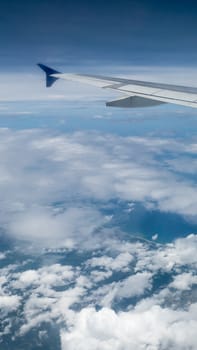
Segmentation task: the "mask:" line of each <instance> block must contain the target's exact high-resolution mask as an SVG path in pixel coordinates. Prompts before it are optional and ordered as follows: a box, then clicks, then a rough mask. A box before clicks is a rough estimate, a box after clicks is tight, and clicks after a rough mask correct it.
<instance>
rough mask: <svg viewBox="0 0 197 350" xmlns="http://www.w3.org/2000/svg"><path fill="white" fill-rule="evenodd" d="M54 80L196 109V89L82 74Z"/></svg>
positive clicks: (60, 75) (62, 76)
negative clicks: (74, 82)
mask: <svg viewBox="0 0 197 350" xmlns="http://www.w3.org/2000/svg"><path fill="white" fill-rule="evenodd" d="M52 76H53V77H54V78H61V79H65V80H71V81H76V82H79V83H86V84H90V85H93V86H97V87H100V88H107V89H114V90H118V91H120V92H122V93H124V94H126V95H128V96H133V95H135V96H139V97H142V98H143V99H151V100H155V101H161V102H163V103H173V104H178V105H183V106H189V107H194V108H197V89H196V88H190V87H184V86H177V85H169V84H157V83H151V82H142V81H137V80H136V81H135V80H127V79H122V78H114V77H99V76H91V75H83V74H62V73H60V74H52Z"/></svg>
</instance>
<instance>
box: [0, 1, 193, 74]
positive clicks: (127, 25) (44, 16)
mask: <svg viewBox="0 0 197 350" xmlns="http://www.w3.org/2000/svg"><path fill="white" fill-rule="evenodd" d="M0 10H1V21H0V41H1V55H0V63H1V64H0V69H1V71H6V70H7V71H11V70H12V71H21V70H28V71H29V70H31V67H32V66H33V65H34V64H35V63H36V62H38V61H43V62H47V63H50V64H53V65H56V66H57V67H59V66H62V67H65V66H67V67H73V66H75V67H77V68H79V67H82V68H81V69H83V67H85V68H87V67H89V69H90V67H93V68H94V66H101V67H102V65H104V64H105V65H106V64H107V65H111V66H116V65H124V64H126V65H128V64H129V65H139V64H141V65H144V64H146V65H147V64H148V65H170V66H172V65H188V64H190V65H191V64H192V65H196V62H197V49H196V34H197V33H196V32H197V29H196V21H197V4H196V2H195V1H192V0H189V1H185V0H182V1H177V0H174V1H168V0H166V1H163V0H162V1H156V0H149V1H148V0H141V1H136V0H130V1H128V0H123V1H104V0H100V1H98V0H95V1H90V0H83V1H80V0H75V1H68V0H67V1H64V0H57V1H52V0H41V1H40V0H34V1H24V0H20V1H1V2H0Z"/></svg>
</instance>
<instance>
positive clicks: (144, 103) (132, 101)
mask: <svg viewBox="0 0 197 350" xmlns="http://www.w3.org/2000/svg"><path fill="white" fill-rule="evenodd" d="M164 103H165V102H162V101H156V100H152V99H148V98H144V97H140V96H129V97H122V98H120V99H118V100H113V101H109V102H107V103H106V106H108V107H121V108H142V107H151V106H158V105H161V104H164Z"/></svg>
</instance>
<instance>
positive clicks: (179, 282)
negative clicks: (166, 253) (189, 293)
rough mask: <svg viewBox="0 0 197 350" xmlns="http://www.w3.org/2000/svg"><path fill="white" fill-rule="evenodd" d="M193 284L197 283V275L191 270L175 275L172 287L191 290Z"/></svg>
mask: <svg viewBox="0 0 197 350" xmlns="http://www.w3.org/2000/svg"><path fill="white" fill-rule="evenodd" d="M193 284H197V276H194V275H193V274H192V273H190V272H185V273H182V274H180V275H177V276H175V277H174V280H173V282H172V283H171V284H170V287H173V288H176V289H180V290H190V289H191V287H192V285H193Z"/></svg>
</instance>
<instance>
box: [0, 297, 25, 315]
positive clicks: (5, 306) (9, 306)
mask: <svg viewBox="0 0 197 350" xmlns="http://www.w3.org/2000/svg"><path fill="white" fill-rule="evenodd" d="M20 299H21V298H20V297H19V296H18V295H0V316H1V315H3V316H4V315H5V314H7V313H9V312H12V311H15V310H16V309H17V308H18V307H19V305H20Z"/></svg>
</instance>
